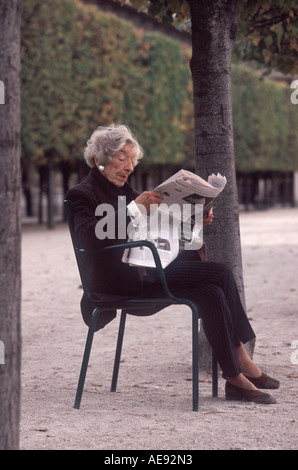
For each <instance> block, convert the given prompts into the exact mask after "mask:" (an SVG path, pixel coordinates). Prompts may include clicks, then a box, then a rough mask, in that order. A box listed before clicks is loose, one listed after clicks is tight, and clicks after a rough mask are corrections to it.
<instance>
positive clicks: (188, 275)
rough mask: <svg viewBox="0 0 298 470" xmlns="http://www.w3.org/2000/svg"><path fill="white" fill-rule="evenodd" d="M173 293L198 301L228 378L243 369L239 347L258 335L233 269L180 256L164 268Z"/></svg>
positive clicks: (209, 334)
mask: <svg viewBox="0 0 298 470" xmlns="http://www.w3.org/2000/svg"><path fill="white" fill-rule="evenodd" d="M165 274H166V278H167V281H168V284H169V287H170V289H171V291H172V292H173V294H175V295H177V296H178V297H179V296H187V297H188V298H189V299H191V300H193V301H194V302H196V303H197V304H198V305H199V307H200V311H201V318H202V322H203V328H204V331H205V335H206V338H207V340H208V342H209V343H210V345H211V347H212V349H213V352H214V355H215V357H216V359H217V361H218V363H219V365H220V367H221V369H222V371H223V374H224V375H225V376H227V377H235V376H237V375H238V374H240V372H241V367H240V365H239V363H238V359H237V355H236V348H237V346H240V342H241V343H243V344H245V343H246V342H248V341H250V340H252V339H254V338H255V334H254V332H253V329H252V327H251V325H250V323H249V321H248V319H247V316H246V313H245V311H244V309H243V306H242V303H241V300H240V297H239V293H238V288H237V285H236V282H235V279H234V276H233V274H232V272H231V270H230V269H229V268H228V267H227V266H226V265H224V264H222V263H216V262H212V261H205V262H203V261H198V260H195V259H191V258H190V259H187V258H186V259H183V257H178V258H177V259H176V260H175V261H174V262H173V263H171V264H170V265H169V266H168V267H167V268H166V269H165Z"/></svg>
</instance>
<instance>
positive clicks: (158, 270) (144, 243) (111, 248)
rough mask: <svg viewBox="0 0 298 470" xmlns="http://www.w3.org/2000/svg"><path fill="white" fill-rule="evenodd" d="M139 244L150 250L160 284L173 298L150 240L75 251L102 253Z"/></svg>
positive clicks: (154, 247) (134, 246)
mask: <svg viewBox="0 0 298 470" xmlns="http://www.w3.org/2000/svg"><path fill="white" fill-rule="evenodd" d="M139 246H146V247H147V248H149V250H151V252H152V255H153V259H154V263H155V267H156V270H157V274H158V276H159V279H160V281H161V285H162V287H163V289H164V291H165V293H166V294H167V296H169V297H170V298H171V299H174V298H175V296H174V295H173V294H172V293H171V291H170V289H169V286H168V283H167V280H166V276H165V273H164V270H163V267H162V264H161V261H160V257H159V253H158V250H157V248H156V246H155V245H154V244H153V243H152V242H149V241H148V240H138V241H131V242H126V243H119V244H117V245H110V246H105V247H104V248H100V249H98V250H85V249H83V248H77V251H78V252H80V253H81V254H83V253H86V254H87V253H88V254H100V253H103V252H106V251H109V250H115V249H119V248H124V249H126V248H137V247H139Z"/></svg>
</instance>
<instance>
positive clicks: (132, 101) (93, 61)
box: [21, 0, 298, 190]
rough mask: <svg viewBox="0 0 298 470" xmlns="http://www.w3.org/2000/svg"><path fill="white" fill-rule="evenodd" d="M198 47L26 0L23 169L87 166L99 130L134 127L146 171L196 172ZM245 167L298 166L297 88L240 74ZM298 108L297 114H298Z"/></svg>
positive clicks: (69, 4) (235, 78) (238, 132)
mask: <svg viewBox="0 0 298 470" xmlns="http://www.w3.org/2000/svg"><path fill="white" fill-rule="evenodd" d="M190 55H191V51H190V48H189V46H187V45H186V44H183V43H180V42H179V41H177V40H174V39H172V38H169V37H167V36H165V35H162V34H160V33H158V32H144V31H141V30H139V29H137V28H136V27H134V26H132V24H131V23H129V22H127V21H124V20H122V19H120V18H118V17H117V16H115V15H112V14H107V13H104V12H102V11H100V10H98V9H97V8H96V7H95V6H91V5H86V4H84V5H83V4H81V3H79V2H78V1H76V0H52V2H50V3H48V2H40V1H38V0H24V1H23V2H22V25H21V59H22V68H21V93H22V111H21V113H22V160H23V169H24V171H26V167H27V166H28V165H29V164H34V165H35V166H36V167H37V168H38V169H39V171H40V175H41V179H42V180H43V179H45V181H44V182H43V184H45V185H47V180H46V178H47V177H48V175H49V169H51V168H56V169H57V168H58V169H60V170H61V171H62V173H63V175H64V186H65V190H67V186H68V180H69V176H70V174H71V172H73V171H75V172H80V171H81V169H82V165H81V162H82V153H83V147H84V145H85V143H86V141H87V139H88V137H89V136H90V134H91V132H92V131H93V130H94V129H95V128H96V127H97V126H98V125H106V124H109V123H110V122H122V123H125V124H127V125H128V126H130V127H131V129H132V130H133V132H134V133H135V135H136V136H137V138H138V139H139V141H140V143H141V145H142V146H143V147H144V150H145V155H146V158H145V159H144V161H143V162H142V170H143V172H144V173H146V171H147V170H148V168H149V167H151V168H158V167H159V168H160V166H163V165H169V164H171V165H176V166H184V167H187V168H194V165H195V155H194V154H195V152H194V142H193V141H194V123H193V97H192V82H191V75H190V70H189V60H190ZM232 84H233V87H232V91H233V120H234V136H235V154H236V166H237V168H238V169H240V170H244V171H253V170H262V169H263V170H268V169H271V170H272V169H273V170H280V171H292V170H294V169H295V168H297V167H298V137H297V132H296V129H297V127H298V126H297V124H298V122H297V121H298V118H297V107H295V105H293V104H292V103H291V101H290V94H291V90H290V88H289V85H285V84H283V85H282V84H278V83H274V82H270V81H269V80H267V79H261V74H260V73H257V72H255V71H253V70H252V69H248V68H247V67H244V66H237V65H235V66H234V67H233V72H232ZM295 111H296V112H295Z"/></svg>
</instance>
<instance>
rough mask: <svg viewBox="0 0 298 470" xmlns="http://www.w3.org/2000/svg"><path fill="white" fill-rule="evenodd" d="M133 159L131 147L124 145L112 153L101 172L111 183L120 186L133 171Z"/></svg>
mask: <svg viewBox="0 0 298 470" xmlns="http://www.w3.org/2000/svg"><path fill="white" fill-rule="evenodd" d="M133 161H134V158H133V148H132V147H131V146H130V145H124V147H123V149H122V150H120V152H119V153H117V154H116V155H114V157H113V158H112V161H111V162H109V163H108V164H107V165H105V167H104V170H102V171H101V173H102V175H103V176H105V177H106V178H107V179H108V180H109V181H110V182H111V183H113V184H114V185H115V186H117V187H118V188H121V187H122V186H123V185H124V183H125V182H126V180H127V178H128V177H129V175H130V174H131V173H132V172H133V169H134V165H133Z"/></svg>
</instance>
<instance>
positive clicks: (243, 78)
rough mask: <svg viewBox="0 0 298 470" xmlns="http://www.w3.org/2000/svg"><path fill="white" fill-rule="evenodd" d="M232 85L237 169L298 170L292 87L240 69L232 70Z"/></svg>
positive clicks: (297, 137)
mask: <svg viewBox="0 0 298 470" xmlns="http://www.w3.org/2000/svg"><path fill="white" fill-rule="evenodd" d="M232 84H233V87H232V97H233V98H232V99H233V122H234V141H235V155H236V167H237V169H239V170H242V171H253V170H280V171H289V170H295V169H297V168H298V154H297V149H298V136H297V128H298V115H297V109H295V106H294V105H292V104H291V101H290V93H289V87H288V86H287V85H284V84H278V83H275V82H272V81H269V80H266V79H265V80H264V79H263V80H261V78H260V74H259V73H256V72H254V71H252V70H249V69H248V68H247V67H240V66H235V67H233V68H232Z"/></svg>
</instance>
